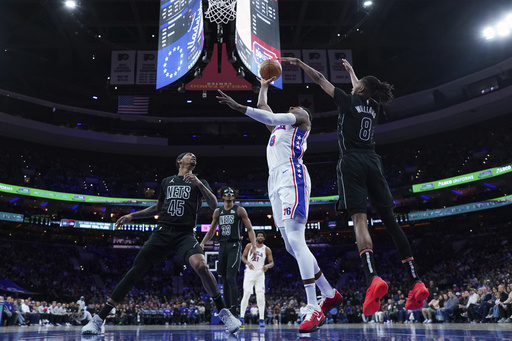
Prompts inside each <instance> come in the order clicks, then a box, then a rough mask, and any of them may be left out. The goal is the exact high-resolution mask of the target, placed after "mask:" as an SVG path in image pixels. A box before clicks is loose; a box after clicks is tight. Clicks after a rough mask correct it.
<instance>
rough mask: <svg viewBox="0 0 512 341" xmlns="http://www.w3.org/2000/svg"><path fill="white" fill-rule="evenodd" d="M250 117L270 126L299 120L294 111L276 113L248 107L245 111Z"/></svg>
mask: <svg viewBox="0 0 512 341" xmlns="http://www.w3.org/2000/svg"><path fill="white" fill-rule="evenodd" d="M245 114H246V115H247V116H249V117H250V118H252V119H254V120H256V121H258V122H261V123H263V124H266V125H270V126H277V125H282V124H285V125H292V124H295V123H296V122H297V118H296V117H295V115H294V114H292V113H289V112H288V113H283V114H274V113H272V112H270V111H266V110H261V109H256V108H252V107H247V111H246V112H245Z"/></svg>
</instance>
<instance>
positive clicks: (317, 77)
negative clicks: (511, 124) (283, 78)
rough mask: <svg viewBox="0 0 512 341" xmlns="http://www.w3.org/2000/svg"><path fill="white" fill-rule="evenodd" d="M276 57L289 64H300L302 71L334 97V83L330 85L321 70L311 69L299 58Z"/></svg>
mask: <svg viewBox="0 0 512 341" xmlns="http://www.w3.org/2000/svg"><path fill="white" fill-rule="evenodd" d="M278 59H279V60H281V61H284V62H290V63H291V64H294V65H298V66H300V67H301V68H302V70H304V72H306V74H307V75H308V76H309V77H310V78H311V79H312V80H313V82H315V83H316V84H318V85H320V87H321V88H322V89H323V90H324V91H325V92H326V93H327V94H328V95H329V96H331V97H334V85H332V83H331V82H329V81H328V80H327V79H326V78H325V76H324V75H323V74H322V73H321V72H318V71H317V70H315V69H313V68H312V67H311V66H309V65H308V64H306V63H304V62H303V61H302V60H300V59H299V58H291V57H281V58H278Z"/></svg>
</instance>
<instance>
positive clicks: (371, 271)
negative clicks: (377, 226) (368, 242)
mask: <svg viewBox="0 0 512 341" xmlns="http://www.w3.org/2000/svg"><path fill="white" fill-rule="evenodd" d="M359 256H360V257H361V260H362V261H363V268H364V274H365V276H366V286H367V287H369V286H370V284H372V279H373V277H375V276H377V269H375V260H374V259H373V250H372V249H370V248H366V249H362V250H361V251H359Z"/></svg>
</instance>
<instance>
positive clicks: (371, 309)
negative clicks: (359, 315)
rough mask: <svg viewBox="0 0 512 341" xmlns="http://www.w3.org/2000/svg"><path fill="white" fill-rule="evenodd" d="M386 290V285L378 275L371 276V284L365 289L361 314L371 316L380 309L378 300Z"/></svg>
mask: <svg viewBox="0 0 512 341" xmlns="http://www.w3.org/2000/svg"><path fill="white" fill-rule="evenodd" d="M387 292H388V285H387V283H386V282H384V280H383V279H382V278H380V277H378V276H375V277H373V279H372V284H371V285H370V287H369V288H368V289H366V297H365V298H364V304H363V314H364V315H365V316H372V315H373V314H375V313H376V312H377V311H379V309H380V300H381V299H382V297H384V295H386V293H387Z"/></svg>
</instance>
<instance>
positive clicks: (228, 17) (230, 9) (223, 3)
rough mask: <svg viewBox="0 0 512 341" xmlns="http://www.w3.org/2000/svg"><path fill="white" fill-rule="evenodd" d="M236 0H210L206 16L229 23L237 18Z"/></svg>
mask: <svg viewBox="0 0 512 341" xmlns="http://www.w3.org/2000/svg"><path fill="white" fill-rule="evenodd" d="M235 6H236V0H208V9H207V10H206V12H205V13H204V16H205V17H206V18H208V19H210V21H211V22H214V23H217V24H227V23H228V22H230V21H232V20H235V18H236V11H235Z"/></svg>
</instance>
